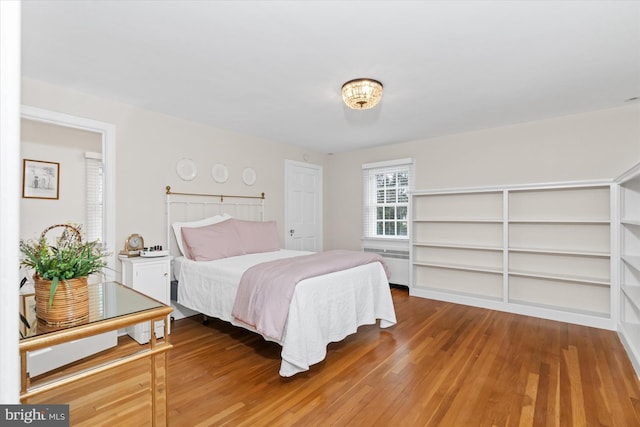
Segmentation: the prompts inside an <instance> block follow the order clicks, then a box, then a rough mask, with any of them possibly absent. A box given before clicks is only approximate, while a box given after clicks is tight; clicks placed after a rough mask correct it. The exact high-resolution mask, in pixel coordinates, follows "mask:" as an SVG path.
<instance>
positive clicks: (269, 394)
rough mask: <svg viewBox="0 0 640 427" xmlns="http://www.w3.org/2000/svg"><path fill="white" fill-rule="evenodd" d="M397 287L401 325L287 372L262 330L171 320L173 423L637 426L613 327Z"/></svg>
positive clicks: (638, 411)
mask: <svg viewBox="0 0 640 427" xmlns="http://www.w3.org/2000/svg"><path fill="white" fill-rule="evenodd" d="M392 294H393V299H394V304H395V308H396V315H397V318H398V324H397V325H395V326H394V327H392V328H389V329H380V328H379V327H378V326H375V325H371V326H364V327H361V328H360V329H359V330H358V333H357V334H354V335H351V336H349V337H347V338H346V339H345V340H343V341H341V342H339V343H333V344H330V345H329V348H328V354H327V358H326V360H325V361H323V362H321V363H319V364H317V365H314V366H312V367H311V370H310V371H308V372H306V373H301V374H298V375H295V376H293V377H291V378H282V377H280V376H279V375H278V370H279V365H280V347H279V346H278V345H276V344H273V343H269V342H266V341H264V340H263V339H262V338H261V337H260V336H258V335H256V334H253V333H250V332H248V331H245V330H243V329H240V328H236V327H233V326H231V325H229V324H227V323H225V322H222V321H218V320H211V321H210V322H209V324H208V325H203V324H202V323H201V320H202V319H201V317H200V316H195V317H192V318H187V319H182V320H178V321H175V322H174V323H173V328H172V333H171V342H172V344H173V345H174V347H173V349H171V351H170V352H169V382H168V392H169V422H170V425H171V426H173V427H197V426H234V427H235V426H356V427H358V426H410V427H411V426H580V427H582V426H621V427H627V426H629V427H630V426H640V383H639V381H638V378H637V377H636V375H635V373H634V371H633V369H632V366H631V363H630V361H629V359H628V357H627V355H626V353H625V351H624V349H623V348H622V345H621V343H620V341H619V339H618V336H617V334H616V333H615V332H612V331H605V330H599V329H594V328H588V327H583V326H576V325H570V324H566V323H560V322H554V321H550V320H542V319H537V318H532V317H525V316H519V315H514V314H509V313H502V312H496V311H490V310H484V309H480V308H473V307H467V306H462V305H456V304H449V303H444V302H439V301H433V300H427V299H421V298H413V297H409V296H408V294H407V292H406V290H400V289H393V290H392ZM120 340H121V343H122V344H123V346H122V347H124V348H126V347H128V346H129V347H130V346H134V347H135V346H137V345H138V344H137V343H135V342H134V341H132V340H130V339H129V338H128V337H121V338H120ZM122 347H121V348H122ZM117 351H122V350H121V349H119V350H117ZM123 375H127V374H123ZM132 380H133V379H132V377H127V378H126V379H125V378H121V375H120V374H117V375H116V376H114V377H112V378H110V379H109V385H113V384H118V382H119V381H128V382H131V381H132ZM103 381H104V380H103ZM106 385H107V384H94V385H92V387H103V386H106ZM78 413H79V412H78ZM72 414H73V408H72ZM76 422H78V423H80V424H81V422H82V420H80V419H75V420H74V424H75V423H76ZM105 422H106V424H108V420H105ZM136 425H139V423H136Z"/></svg>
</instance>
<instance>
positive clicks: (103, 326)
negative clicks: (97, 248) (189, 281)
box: [19, 282, 173, 426]
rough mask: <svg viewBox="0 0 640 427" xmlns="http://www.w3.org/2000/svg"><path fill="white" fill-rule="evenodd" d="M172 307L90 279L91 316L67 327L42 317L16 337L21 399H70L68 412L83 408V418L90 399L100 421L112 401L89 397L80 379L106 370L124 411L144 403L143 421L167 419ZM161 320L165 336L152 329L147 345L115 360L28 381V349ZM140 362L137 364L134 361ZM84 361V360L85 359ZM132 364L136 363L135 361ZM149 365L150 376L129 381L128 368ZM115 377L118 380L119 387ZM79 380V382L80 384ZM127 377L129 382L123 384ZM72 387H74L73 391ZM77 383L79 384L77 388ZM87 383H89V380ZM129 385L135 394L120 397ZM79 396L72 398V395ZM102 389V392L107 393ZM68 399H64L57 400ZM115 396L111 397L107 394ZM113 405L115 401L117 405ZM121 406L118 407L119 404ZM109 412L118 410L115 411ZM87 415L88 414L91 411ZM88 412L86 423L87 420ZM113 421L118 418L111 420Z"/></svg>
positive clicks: (115, 284)
mask: <svg viewBox="0 0 640 427" xmlns="http://www.w3.org/2000/svg"><path fill="white" fill-rule="evenodd" d="M172 310H173V309H172V308H171V306H168V305H165V304H162V303H161V302H159V301H156V300H155V299H153V298H150V297H148V296H146V295H144V294H142V293H140V292H137V291H135V290H133V289H131V288H129V287H127V286H125V285H122V284H120V283H118V282H105V283H99V284H94V285H89V319H88V320H86V321H85V322H83V323H80V324H74V325H71V326H65V327H51V326H49V325H46V324H44V323H42V322H40V321H38V323H37V324H36V325H34V326H33V327H32V328H31V329H30V330H29V331H27V333H26V335H25V337H23V338H21V339H20V344H19V348H20V358H21V377H22V387H21V392H20V400H21V402H22V403H68V404H69V405H70V415H71V418H72V419H73V418H74V412H76V413H78V412H80V411H82V413H83V415H82V416H83V418H86V417H87V415H86V412H87V411H86V409H83V408H80V406H85V405H86V404H87V403H89V402H91V405H92V406H94V407H95V408H103V409H104V411H103V413H100V410H99V409H97V410H96V413H95V414H93V416H95V417H99V418H100V419H102V420H103V421H104V417H105V416H110V415H109V414H110V412H109V411H111V410H112V409H110V408H112V407H114V405H115V403H117V402H114V401H108V402H103V403H102V404H97V403H96V402H95V399H94V398H92V399H90V400H89V399H88V398H87V395H88V394H89V393H90V392H91V391H92V390H86V393H87V394H84V393H83V389H82V387H83V385H82V383H81V382H82V381H85V382H87V384H90V381H91V380H92V377H94V376H97V375H106V376H107V378H110V379H113V384H112V385H113V386H114V394H115V395H118V399H119V400H122V402H121V403H122V404H124V405H125V406H126V407H127V409H126V412H128V411H135V406H136V405H139V406H140V408H141V410H138V411H135V412H137V413H138V414H140V413H143V412H147V413H148V412H149V411H143V410H142V408H145V407H146V408H150V413H148V415H149V416H148V417H147V421H149V423H148V424H149V425H154V426H155V425H166V424H167V420H168V410H167V396H166V381H167V368H168V353H167V351H168V350H169V349H170V348H171V344H170V343H169V334H168V327H169V314H170V313H171V311H172ZM160 321H164V338H163V339H161V340H158V339H156V337H155V334H153V333H152V334H151V339H150V341H149V344H147V345H137V344H136V346H135V351H133V352H129V353H128V354H125V355H122V354H120V353H118V352H114V354H115V355H116V356H115V357H114V359H113V360H109V361H105V360H103V359H104V358H99V359H97V360H98V361H97V362H96V364H95V365H94V366H89V367H84V368H83V369H81V370H79V371H72V372H71V373H69V374H67V375H54V376H52V377H53V379H51V380H47V379H46V377H47V375H44V376H43V377H45V378H44V379H41V378H40V377H38V381H36V382H32V380H31V378H30V377H29V373H28V370H27V353H28V352H32V351H37V350H42V349H46V348H49V347H52V346H55V345H58V344H63V343H67V342H70V341H74V340H78V339H82V338H87V337H91V336H95V335H97V334H101V333H103V332H109V331H114V330H118V329H123V328H126V327H129V326H133V325H137V324H140V323H144V322H149V323H150V330H151V331H154V330H155V328H154V326H155V322H160ZM136 364H137V365H139V366H137V365H136ZM85 365H86V364H85ZM134 365H136V366H134ZM145 366H147V367H148V368H149V369H148V371H149V372H148V374H149V377H148V378H146V379H138V380H136V381H135V383H134V382H133V380H132V379H131V378H132V375H134V374H133V373H132V374H127V373H126V371H127V370H128V369H133V372H134V373H135V374H138V373H139V372H140V371H141V369H140V367H145ZM118 381H120V382H121V383H122V386H121V387H118V386H119V384H118ZM79 382H80V384H78V383H79ZM127 382H131V384H127ZM74 387H75V388H76V390H75V391H74V390H73V389H74ZM78 387H79V388H78ZM87 387H90V386H87ZM127 389H132V390H133V391H132V394H133V395H135V398H133V397H132V398H131V399H126V398H123V396H122V393H125V394H126V391H125V390H127ZM79 393H80V397H79V398H77V399H75V401H74V396H78V394H79ZM108 394H109V393H108V392H107V391H104V392H103V393H102V395H101V396H102V397H105V396H108ZM144 395H147V396H148V397H149V398H151V405H150V406H149V402H148V400H146V401H145V399H142V398H141V397H143V396H144ZM61 399H62V400H65V399H67V401H61ZM110 400H113V399H110ZM116 406H117V405H116ZM119 412H122V410H119ZM113 413H118V411H115V412H113ZM89 415H91V414H89ZM91 419H92V417H91V416H90V417H89V419H87V423H88V424H87V425H91V422H92V421H91ZM114 421H116V420H114ZM74 425H76V424H75V423H74Z"/></svg>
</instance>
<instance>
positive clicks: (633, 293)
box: [622, 285, 640, 311]
mask: <svg viewBox="0 0 640 427" xmlns="http://www.w3.org/2000/svg"><path fill="white" fill-rule="evenodd" d="M622 292H623V293H624V294H625V295H626V297H627V300H629V301H630V302H631V304H633V305H634V306H635V307H636V310H637V311H640V286H627V285H622Z"/></svg>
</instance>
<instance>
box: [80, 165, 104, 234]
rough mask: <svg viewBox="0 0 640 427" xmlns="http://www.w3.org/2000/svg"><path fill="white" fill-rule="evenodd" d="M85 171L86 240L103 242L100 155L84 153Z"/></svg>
mask: <svg viewBox="0 0 640 427" xmlns="http://www.w3.org/2000/svg"><path fill="white" fill-rule="evenodd" d="M85 166H86V168H85V170H86V178H87V181H86V182H87V220H86V227H85V230H84V231H85V235H86V239H87V241H89V242H93V241H94V240H100V241H101V242H102V241H103V232H102V231H103V230H102V218H103V209H104V208H103V200H104V198H103V195H102V182H103V179H102V178H103V173H102V154H100V153H85Z"/></svg>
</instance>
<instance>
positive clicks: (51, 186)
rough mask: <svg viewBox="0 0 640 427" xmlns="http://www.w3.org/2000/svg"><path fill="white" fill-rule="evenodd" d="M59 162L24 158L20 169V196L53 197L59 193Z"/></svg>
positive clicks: (32, 197) (26, 197) (29, 197)
mask: <svg viewBox="0 0 640 427" xmlns="http://www.w3.org/2000/svg"><path fill="white" fill-rule="evenodd" d="M59 185H60V163H56V162H45V161H42V160H31V159H24V164H23V169H22V197H23V198H25V199H53V200H57V199H58V197H59V194H60V191H59V190H60V189H59Z"/></svg>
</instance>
